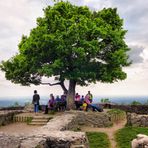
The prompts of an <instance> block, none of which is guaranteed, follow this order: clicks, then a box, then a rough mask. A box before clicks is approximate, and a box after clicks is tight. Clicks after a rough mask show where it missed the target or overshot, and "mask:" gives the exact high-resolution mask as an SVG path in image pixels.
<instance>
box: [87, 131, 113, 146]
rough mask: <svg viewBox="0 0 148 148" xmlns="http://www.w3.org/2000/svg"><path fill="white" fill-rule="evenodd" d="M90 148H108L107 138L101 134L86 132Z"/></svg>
mask: <svg viewBox="0 0 148 148" xmlns="http://www.w3.org/2000/svg"><path fill="white" fill-rule="evenodd" d="M86 135H87V137H88V141H89V147H90V148H110V142H109V139H108V136H107V135H106V134H105V133H101V132H86Z"/></svg>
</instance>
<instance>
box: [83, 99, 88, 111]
mask: <svg viewBox="0 0 148 148" xmlns="http://www.w3.org/2000/svg"><path fill="white" fill-rule="evenodd" d="M82 110H83V111H87V103H86V101H84V102H83V104H82Z"/></svg>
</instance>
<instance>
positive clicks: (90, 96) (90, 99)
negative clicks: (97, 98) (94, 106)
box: [85, 91, 93, 103]
mask: <svg viewBox="0 0 148 148" xmlns="http://www.w3.org/2000/svg"><path fill="white" fill-rule="evenodd" d="M85 98H87V99H89V101H90V103H92V101H93V95H92V94H91V93H90V91H88V93H87V94H86V96H85Z"/></svg>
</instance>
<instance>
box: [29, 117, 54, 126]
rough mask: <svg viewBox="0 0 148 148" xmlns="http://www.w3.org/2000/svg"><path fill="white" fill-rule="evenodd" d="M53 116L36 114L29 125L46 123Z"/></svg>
mask: <svg viewBox="0 0 148 148" xmlns="http://www.w3.org/2000/svg"><path fill="white" fill-rule="evenodd" d="M52 118H53V117H50V116H41V115H40V116H34V117H33V119H32V121H31V122H30V123H29V125H45V124H47V122H48V121H49V120H50V119H52Z"/></svg>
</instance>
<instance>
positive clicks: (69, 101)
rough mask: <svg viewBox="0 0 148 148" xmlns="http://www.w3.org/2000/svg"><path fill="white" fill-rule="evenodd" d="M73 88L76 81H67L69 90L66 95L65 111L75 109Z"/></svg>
mask: <svg viewBox="0 0 148 148" xmlns="http://www.w3.org/2000/svg"><path fill="white" fill-rule="evenodd" d="M75 88H76V81H75V80H69V89H68V94H67V109H74V108H75V102H74V97H75Z"/></svg>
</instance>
